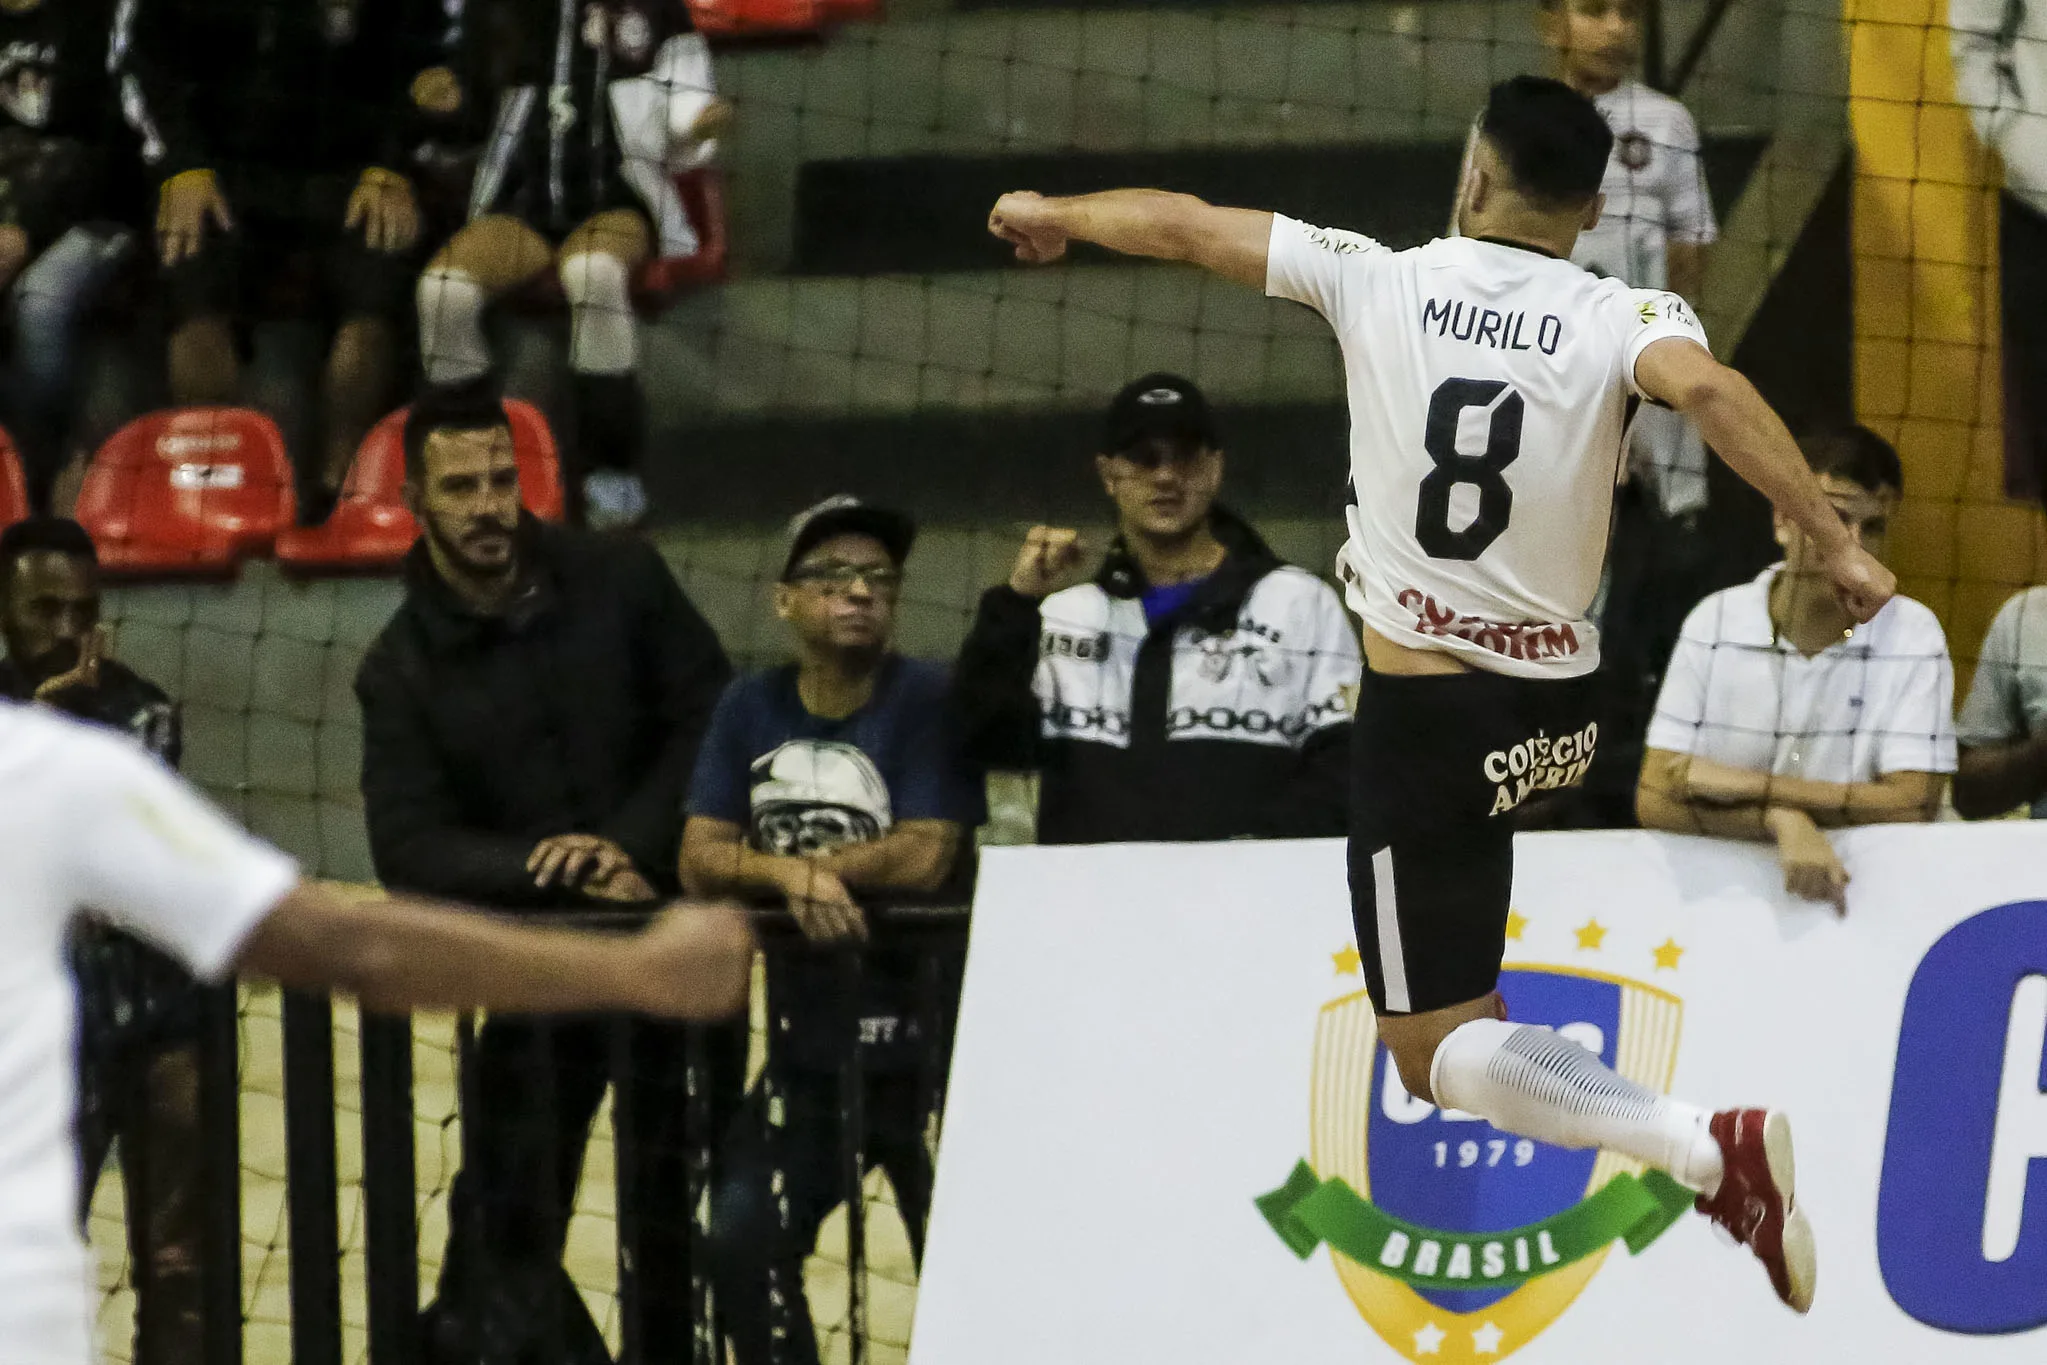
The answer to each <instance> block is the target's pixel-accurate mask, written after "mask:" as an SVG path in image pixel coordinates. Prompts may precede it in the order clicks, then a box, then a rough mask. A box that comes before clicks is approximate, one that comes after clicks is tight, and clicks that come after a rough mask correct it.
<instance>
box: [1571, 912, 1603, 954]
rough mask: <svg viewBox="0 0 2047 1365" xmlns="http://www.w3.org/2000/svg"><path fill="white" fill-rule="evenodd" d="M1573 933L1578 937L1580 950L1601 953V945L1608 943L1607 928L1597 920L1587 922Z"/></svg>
mask: <svg viewBox="0 0 2047 1365" xmlns="http://www.w3.org/2000/svg"><path fill="white" fill-rule="evenodd" d="M1571 932H1572V933H1574V934H1576V935H1577V936H1578V946H1579V947H1580V948H1585V949H1589V950H1591V951H1593V952H1597V951H1599V945H1600V944H1602V943H1604V942H1606V926H1605V925H1604V924H1601V923H1600V922H1599V921H1598V919H1596V918H1594V919H1589V920H1586V921H1585V923H1584V924H1582V925H1580V926H1579V927H1578V928H1576V929H1573V930H1572V931H1571Z"/></svg>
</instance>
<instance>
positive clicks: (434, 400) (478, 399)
mask: <svg viewBox="0 0 2047 1365" xmlns="http://www.w3.org/2000/svg"><path fill="white" fill-rule="evenodd" d="M511 425H512V421H511V418H510V417H508V416H507V415H506V414H505V403H504V400H503V399H502V398H500V397H499V396H498V391H497V386H496V385H495V384H493V383H492V382H491V381H490V377H489V376H488V375H486V376H484V377H483V378H482V379H475V380H470V381H467V382H465V383H461V384H430V385H428V386H427V387H426V388H425V389H423V390H421V391H420V395H419V397H418V399H416V400H415V401H414V402H413V404H412V410H411V411H410V412H408V413H406V414H405V477H406V479H407V480H408V481H409V482H415V483H416V482H418V481H419V480H420V479H423V478H425V477H426V443H427V438H428V437H430V436H432V435H433V434H434V433H435V432H437V431H496V430H498V429H499V428H504V429H505V430H508V431H509V430H510V429H511Z"/></svg>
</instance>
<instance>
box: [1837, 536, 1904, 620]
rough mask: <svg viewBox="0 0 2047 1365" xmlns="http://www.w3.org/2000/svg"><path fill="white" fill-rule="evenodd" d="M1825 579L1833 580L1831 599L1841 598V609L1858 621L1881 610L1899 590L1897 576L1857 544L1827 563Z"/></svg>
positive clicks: (1866, 618) (1867, 618)
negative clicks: (1833, 597)
mask: <svg viewBox="0 0 2047 1365" xmlns="http://www.w3.org/2000/svg"><path fill="white" fill-rule="evenodd" d="M1827 577H1828V578H1829V579H1831V580H1832V581H1833V584H1834V596H1835V597H1837V598H1839V599H1840V601H1841V606H1842V609H1843V610H1845V611H1846V612H1847V613H1848V614H1849V615H1850V616H1852V617H1854V618H1855V619H1856V621H1858V622H1862V621H1867V620H1869V618H1870V617H1872V616H1875V615H1876V614H1877V613H1878V612H1879V611H1882V610H1883V605H1884V603H1886V602H1888V601H1890V600H1891V597H1892V595H1893V594H1895V593H1896V592H1897V591H1898V579H1897V575H1895V574H1893V573H1892V572H1891V571H1890V570H1889V569H1886V568H1885V567H1884V566H1883V565H1882V563H1880V562H1879V561H1878V560H1877V558H1876V556H1874V555H1872V554H1870V553H1869V551H1867V550H1865V549H1863V548H1862V547H1861V546H1860V545H1850V546H1848V547H1847V548H1846V549H1843V550H1842V551H1841V552H1840V553H1838V554H1836V555H1835V556H1834V557H1833V558H1832V559H1831V560H1829V561H1828V563H1827Z"/></svg>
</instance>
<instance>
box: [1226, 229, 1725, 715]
mask: <svg viewBox="0 0 2047 1365" xmlns="http://www.w3.org/2000/svg"><path fill="white" fill-rule="evenodd" d="M1265 291H1266V293H1268V294H1271V295H1273V296H1274V297H1277V298H1286V299H1293V300H1295V301H1296V302H1299V303H1305V304H1307V305H1308V306H1309V307H1311V308H1313V309H1315V310H1316V311H1317V312H1319V313H1321V314H1322V316H1323V317H1325V318H1327V319H1328V320H1329V323H1330V325H1331V326H1332V327H1334V328H1335V329H1336V336H1337V341H1338V342H1339V344H1340V345H1341V346H1342V348H1343V363H1344V372H1345V378H1346V383H1347V386H1348V389H1349V394H1350V424H1351V436H1350V441H1351V495H1352V505H1351V507H1350V510H1349V514H1348V515H1349V521H1350V540H1349V542H1348V543H1347V544H1346V545H1345V546H1344V548H1343V553H1342V555H1341V557H1340V559H1339V564H1338V568H1339V571H1340V573H1341V575H1342V577H1343V579H1344V581H1345V584H1346V590H1347V596H1348V599H1349V602H1350V605H1351V607H1352V609H1353V610H1354V611H1356V612H1357V613H1358V614H1359V615H1360V616H1361V617H1363V618H1364V621H1365V623H1366V624H1367V625H1369V626H1371V627H1372V628H1373V629H1374V630H1376V631H1378V632H1379V633H1380V634H1381V635H1384V636H1385V637H1386V638H1388V639H1390V640H1393V641H1395V642H1396V643H1399V644H1404V645H1409V646H1412V647H1414V648H1417V649H1438V650H1445V651H1448V652H1450V653H1453V654H1456V655H1458V656H1459V657H1461V658H1463V659H1465V660H1466V661H1467V662H1469V663H1471V664H1473V665H1474V666H1476V667H1479V668H1484V669H1489V670H1491V671H1493V672H1496V673H1507V674H1513V675H1516V676H1520V677H1529V678H1568V677H1576V676H1578V675H1580V674H1584V673H1589V672H1591V671H1592V670H1593V669H1594V668H1595V667H1597V666H1598V663H1599V633H1598V631H1597V629H1596V628H1595V627H1594V626H1593V625H1592V624H1591V623H1590V622H1589V621H1587V620H1586V619H1585V612H1586V609H1587V608H1588V607H1589V606H1590V605H1591V602H1592V597H1593V594H1594V592H1595V591H1597V589H1598V586H1599V574H1600V569H1601V566H1602V564H1603V562H1604V560H1605V558H1606V537H1607V524H1608V519H1609V516H1610V513H1611V510H1612V505H1613V488H1614V480H1615V478H1616V477H1617V475H1618V473H1619V468H1620V460H1621V452H1622V449H1623V446H1624V442H1625V440H1626V437H1627V430H1628V424H1629V420H1630V418H1631V416H1632V414H1633V411H1634V408H1635V406H1636V404H1637V402H1638V401H1639V400H1640V398H1641V396H1642V394H1641V390H1640V389H1638V388H1637V387H1636V386H1635V361H1636V359H1637V358H1638V357H1639V356H1640V355H1641V354H1642V351H1643V348H1645V347H1646V346H1648V345H1649V344H1650V343H1651V342H1653V341H1659V340H1662V339H1664V338H1668V337H1680V338H1683V339H1686V340H1689V341H1694V342H1697V343H1698V344H1699V345H1701V346H1703V345H1705V344H1706V334H1705V331H1704V329H1702V328H1701V327H1700V326H1699V323H1698V320H1697V319H1696V318H1694V317H1693V316H1692V311H1691V309H1690V308H1689V307H1687V306H1686V304H1685V302H1684V300H1683V299H1680V298H1679V297H1677V295H1675V294H1666V293H1661V292H1658V291H1653V290H1638V289H1630V288H1628V287H1627V286H1626V285H1624V284H1622V283H1620V282H1619V281H1618V280H1602V279H1600V278H1598V277H1597V276H1594V275H1591V274H1588V273H1586V272H1585V271H1583V270H1581V269H1579V268H1578V267H1577V266H1575V265H1572V264H1571V263H1570V262H1569V261H1562V260H1557V259H1556V258H1554V257H1551V256H1546V255H1543V254H1542V253H1540V252H1536V251H1531V250H1529V249H1527V248H1525V247H1517V246H1508V245H1504V244H1501V243H1496V242H1488V241H1482V240H1477V239H1474V238H1469V237H1449V238H1444V239H1442V240H1439V241H1435V242H1431V243H1429V244H1428V245H1427V246H1423V247H1416V248H1415V249H1413V250H1411V251H1398V252H1396V251H1391V250H1389V249H1387V248H1386V247H1384V246H1381V245H1380V244H1379V243H1377V242H1375V241H1372V240H1371V239H1370V238H1368V237H1361V236H1359V235H1357V234H1355V233H1350V232H1339V231H1332V230H1330V229H1327V228H1318V227H1310V226H1308V225H1307V224H1305V223H1297V222H1295V221H1294V220H1292V219H1290V218H1284V217H1280V216H1278V215H1274V217H1273V220H1272V240H1271V244H1270V250H1269V255H1268V265H1267V273H1266V283H1265Z"/></svg>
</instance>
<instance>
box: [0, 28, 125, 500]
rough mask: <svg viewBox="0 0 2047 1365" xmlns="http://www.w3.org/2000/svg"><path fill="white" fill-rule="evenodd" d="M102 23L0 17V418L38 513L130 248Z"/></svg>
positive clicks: (121, 132) (121, 151)
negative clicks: (1, 320)
mask: <svg viewBox="0 0 2047 1365" xmlns="http://www.w3.org/2000/svg"><path fill="white" fill-rule="evenodd" d="M114 15H115V3H114V0H9V3H7V4H4V5H0V53H4V54H5V60H4V62H0V287H4V288H6V289H7V303H6V337H7V341H8V343H9V347H10V353H9V354H8V356H7V364H6V365H5V367H4V369H0V401H4V407H5V411H4V413H0V417H4V420H5V422H6V424H7V429H8V432H9V434H11V435H12V436H13V437H14V442H15V446H16V448H17V449H19V450H20V451H21V454H22V463H23V466H24V468H25V472H26V473H27V475H28V485H29V501H30V503H31V504H32V505H33V506H35V507H38V508H45V507H47V506H48V504H49V499H50V493H51V486H52V484H53V483H54V481H55V478H56V475H57V473H58V471H59V469H60V468H61V467H62V466H63V464H64V462H65V457H66V456H67V455H68V454H69V453H70V451H69V450H68V449H67V439H68V438H71V437H73V436H74V433H72V432H71V430H70V425H71V419H72V416H73V409H74V408H75V407H76V397H77V391H78V388H79V375H78V370H79V365H78V354H77V353H78V346H77V338H78V334H79V331H80V323H81V320H82V319H83V317H84V315H85V313H86V311H87V310H88V309H89V308H90V307H91V305H92V304H93V302H94V301H95V300H96V299H97V298H98V297H99V296H100V295H101V293H102V292H103V290H104V288H105V286H106V284H107V283H108V282H109V280H111V278H112V276H113V273H114V268H115V267H116V266H117V265H118V264H119V263H120V261H121V260H122V258H123V257H124V255H125V254H126V252H127V250H128V247H129V245H130V243H131V242H132V240H133V237H134V233H133V231H132V229H131V227H130V226H129V220H131V219H134V218H136V215H137V209H138V206H137V205H136V204H135V203H133V202H132V196H124V195H122V194H121V193H120V191H121V189H122V188H123V187H127V186H132V184H133V181H134V176H133V175H132V173H129V174H124V173H123V172H132V171H133V168H134V167H135V165H136V164H138V160H139V153H140V150H141V149H140V146H139V144H138V142H137V139H136V138H135V136H134V135H133V133H132V132H131V131H130V130H129V129H128V128H126V127H124V126H123V122H122V118H121V99H120V91H119V86H118V76H117V74H116V72H115V71H114V70H113V63H112V62H111V61H110V60H109V58H110V56H111V55H113V53H114V51H115V41H116V32H117V31H116V26H115V22H114Z"/></svg>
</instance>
